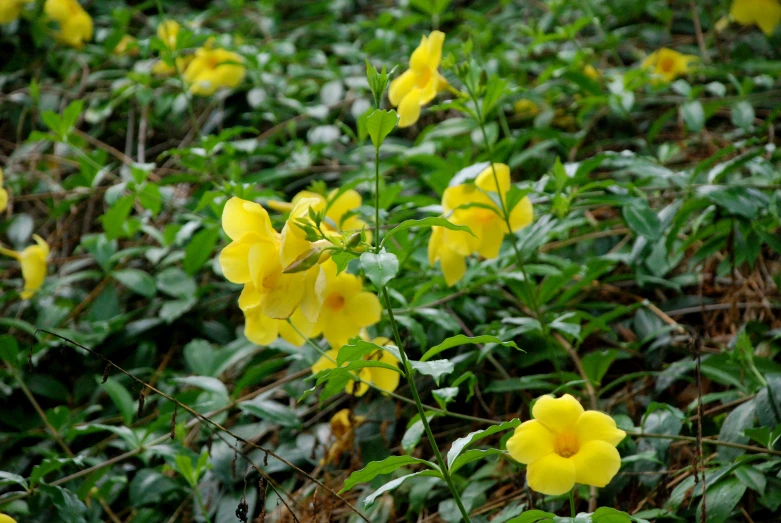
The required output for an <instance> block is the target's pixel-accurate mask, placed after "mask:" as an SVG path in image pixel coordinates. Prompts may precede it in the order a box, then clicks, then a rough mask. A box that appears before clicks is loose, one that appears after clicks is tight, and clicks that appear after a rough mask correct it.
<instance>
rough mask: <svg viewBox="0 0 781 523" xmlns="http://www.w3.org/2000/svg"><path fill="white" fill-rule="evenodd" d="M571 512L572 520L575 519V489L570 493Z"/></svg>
mask: <svg viewBox="0 0 781 523" xmlns="http://www.w3.org/2000/svg"><path fill="white" fill-rule="evenodd" d="M569 511H570V514H572V519H575V487H572V490H570V491H569Z"/></svg>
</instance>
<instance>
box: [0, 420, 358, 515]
mask: <svg viewBox="0 0 781 523" xmlns="http://www.w3.org/2000/svg"><path fill="white" fill-rule="evenodd" d="M365 420H366V418H365V417H363V416H353V415H352V414H351V413H350V409H342V410H340V411H339V412H337V413H336V414H334V415H333V417H331V423H330V425H331V434H333V436H334V440H335V441H334V442H333V443H332V444H331V446H330V447H329V448H328V452H327V453H326V455H325V456H324V457H323V461H322V462H323V463H324V464H328V463H335V462H336V461H338V460H339V458H340V457H341V456H342V454H343V453H345V452H347V451H349V450H350V449H352V447H353V441H354V440H355V437H354V436H355V429H356V428H357V427H358V426H359V425H361V424H362V423H363V422H364V421H365ZM0 523H2V521H0Z"/></svg>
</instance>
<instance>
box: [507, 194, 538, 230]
mask: <svg viewBox="0 0 781 523" xmlns="http://www.w3.org/2000/svg"><path fill="white" fill-rule="evenodd" d="M532 220H534V208H533V207H532V201H531V200H530V199H529V198H528V197H526V196H524V197H523V198H522V199H521V201H520V202H518V203H517V204H515V207H513V209H512V211H510V227H512V230H513V232H515V231H517V230H520V229H523V228H524V227H527V226H528V225H530V224H531V223H532Z"/></svg>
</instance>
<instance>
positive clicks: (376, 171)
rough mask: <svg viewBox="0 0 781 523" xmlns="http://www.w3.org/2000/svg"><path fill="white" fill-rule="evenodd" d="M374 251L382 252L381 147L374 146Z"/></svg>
mask: <svg viewBox="0 0 781 523" xmlns="http://www.w3.org/2000/svg"><path fill="white" fill-rule="evenodd" d="M374 236H375V238H374V241H375V245H376V247H375V249H374V252H375V253H378V252H380V148H379V147H375V148H374Z"/></svg>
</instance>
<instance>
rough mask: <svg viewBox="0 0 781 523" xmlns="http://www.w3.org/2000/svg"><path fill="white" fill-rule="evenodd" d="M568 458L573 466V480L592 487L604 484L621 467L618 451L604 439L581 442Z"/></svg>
mask: <svg viewBox="0 0 781 523" xmlns="http://www.w3.org/2000/svg"><path fill="white" fill-rule="evenodd" d="M569 459H570V461H572V464H573V465H574V467H575V481H576V482H577V483H582V484H583V485H592V486H594V487H604V486H606V485H607V484H608V483H610V480H611V479H613V476H615V475H616V473H617V472H618V469H620V468H621V456H620V455H619V454H618V451H617V450H616V448H615V447H614V446H613V445H611V444H609V443H606V442H604V441H597V440H594V441H589V442H587V443H581V446H580V450H579V451H578V452H577V454H575V455H574V456H572V457H571V458H569Z"/></svg>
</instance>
